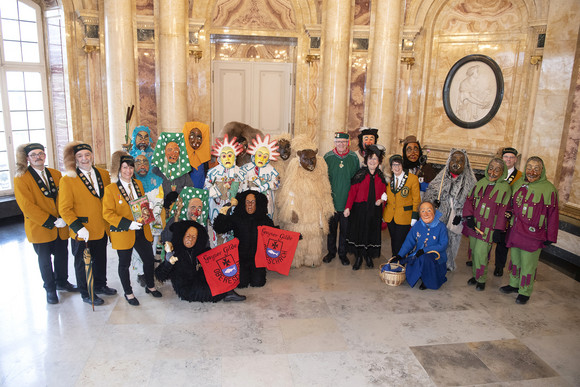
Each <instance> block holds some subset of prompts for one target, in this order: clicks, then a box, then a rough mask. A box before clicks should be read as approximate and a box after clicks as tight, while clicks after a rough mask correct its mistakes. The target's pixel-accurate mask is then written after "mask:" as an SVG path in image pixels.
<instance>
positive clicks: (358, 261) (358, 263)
mask: <svg viewBox="0 0 580 387" xmlns="http://www.w3.org/2000/svg"><path fill="white" fill-rule="evenodd" d="M355 257H356V259H355V261H354V265H352V270H358V269H360V266H361V265H362V261H363V259H362V255H358V254H356V256H355Z"/></svg>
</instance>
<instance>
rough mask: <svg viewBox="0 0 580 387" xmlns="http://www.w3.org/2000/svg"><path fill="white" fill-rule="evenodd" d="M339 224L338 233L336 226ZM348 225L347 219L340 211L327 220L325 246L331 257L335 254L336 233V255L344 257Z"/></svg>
mask: <svg viewBox="0 0 580 387" xmlns="http://www.w3.org/2000/svg"><path fill="white" fill-rule="evenodd" d="M339 225H340V234H338V226H339ZM347 227H348V219H347V218H345V217H344V213H343V212H342V211H337V212H335V213H334V215H332V216H331V217H330V219H329V220H328V236H327V237H326V247H327V249H328V254H330V255H332V256H333V257H334V256H335V255H336V251H337V249H336V237H337V235H338V256H339V257H346V231H347Z"/></svg>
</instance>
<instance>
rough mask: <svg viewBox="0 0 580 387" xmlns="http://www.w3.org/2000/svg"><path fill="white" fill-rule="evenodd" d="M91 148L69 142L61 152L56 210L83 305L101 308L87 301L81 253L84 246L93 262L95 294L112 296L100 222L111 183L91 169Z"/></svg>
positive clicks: (100, 302)
mask: <svg viewBox="0 0 580 387" xmlns="http://www.w3.org/2000/svg"><path fill="white" fill-rule="evenodd" d="M93 160H94V159H93V149H92V148H91V146H90V145H89V144H85V143H82V142H80V141H73V142H70V143H68V144H67V145H65V147H64V151H63V161H64V167H65V169H66V174H65V176H63V177H62V179H61V182H60V191H59V200H58V202H59V203H58V208H59V212H60V215H61V216H62V218H63V219H64V221H65V222H66V223H67V224H68V225H69V229H70V237H71V249H72V253H73V255H74V257H75V273H76V276H77V285H78V287H79V290H80V292H81V297H82V299H83V301H84V302H86V303H88V304H91V303H93V304H94V305H103V304H104V301H103V299H102V298H100V297H99V296H97V295H95V297H94V299H93V300H92V301H91V298H90V297H89V293H88V290H87V277H86V273H85V263H84V259H83V252H84V250H85V247H88V248H89V250H90V252H91V256H92V262H93V278H94V290H95V294H106V295H115V294H117V291H116V290H115V289H112V288H110V287H108V286H107V234H106V230H107V227H108V224H107V222H105V220H104V219H103V213H102V203H101V201H102V198H103V194H104V193H105V186H107V185H109V184H110V183H111V179H110V178H109V172H107V171H106V170H104V169H101V168H97V167H94V166H93Z"/></svg>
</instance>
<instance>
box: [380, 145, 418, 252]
mask: <svg viewBox="0 0 580 387" xmlns="http://www.w3.org/2000/svg"><path fill="white" fill-rule="evenodd" d="M389 164H390V166H391V171H392V172H393V176H392V177H391V182H390V184H389V186H388V187H387V205H386V206H385V209H384V210H383V220H384V221H385V222H386V223H387V228H388V229H389V234H390V235H391V249H392V251H393V255H397V253H398V252H399V250H400V249H401V246H402V245H403V242H404V241H405V238H406V237H407V233H408V232H409V230H410V229H411V227H412V226H413V225H414V224H415V222H416V221H417V219H419V212H418V209H419V204H421V192H420V188H421V187H420V185H419V178H418V177H417V176H415V175H413V174H412V173H409V172H405V171H404V170H403V156H401V155H393V156H391V157H390V158H389Z"/></svg>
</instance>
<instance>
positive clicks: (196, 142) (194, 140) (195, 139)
mask: <svg viewBox="0 0 580 387" xmlns="http://www.w3.org/2000/svg"><path fill="white" fill-rule="evenodd" d="M202 141H203V135H202V134H201V130H199V129H198V128H193V129H191V131H190V132H189V145H191V147H192V148H193V150H197V149H198V148H199V147H200V146H201V143H202Z"/></svg>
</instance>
